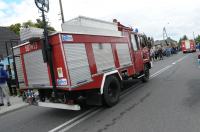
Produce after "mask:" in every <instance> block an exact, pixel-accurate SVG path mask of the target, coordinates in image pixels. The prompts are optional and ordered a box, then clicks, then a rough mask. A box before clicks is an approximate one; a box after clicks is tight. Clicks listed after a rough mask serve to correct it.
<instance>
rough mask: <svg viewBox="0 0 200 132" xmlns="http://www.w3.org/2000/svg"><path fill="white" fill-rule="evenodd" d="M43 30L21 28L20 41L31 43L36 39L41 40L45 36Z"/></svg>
mask: <svg viewBox="0 0 200 132" xmlns="http://www.w3.org/2000/svg"><path fill="white" fill-rule="evenodd" d="M43 31H44V30H43V29H40V28H34V27H28V28H21V29H20V40H21V41H22V42H23V41H29V40H34V39H40V38H42V36H43Z"/></svg>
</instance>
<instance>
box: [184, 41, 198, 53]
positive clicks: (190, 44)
mask: <svg viewBox="0 0 200 132" xmlns="http://www.w3.org/2000/svg"><path fill="white" fill-rule="evenodd" d="M181 46H182V51H183V53H188V52H189V53H191V52H196V44H195V41H194V40H183V41H182V42H181Z"/></svg>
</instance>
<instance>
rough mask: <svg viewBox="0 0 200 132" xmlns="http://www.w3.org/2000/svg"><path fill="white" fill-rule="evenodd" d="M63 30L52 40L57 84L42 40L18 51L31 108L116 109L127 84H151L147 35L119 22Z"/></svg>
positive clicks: (83, 21)
mask: <svg viewBox="0 0 200 132" xmlns="http://www.w3.org/2000/svg"><path fill="white" fill-rule="evenodd" d="M62 29H63V32H61V33H54V34H51V35H49V44H50V45H51V52H52V58H51V59H52V62H53V69H54V73H55V80H52V78H51V75H50V74H51V72H50V67H49V65H48V63H46V61H45V60H46V58H45V53H44V50H43V41H42V39H40V40H34V39H32V38H33V37H32V36H34V35H33V32H32V31H29V33H27V34H29V37H28V38H29V40H31V39H32V40H31V41H29V42H27V43H24V44H21V45H19V46H16V47H14V54H15V62H16V67H17V75H18V80H19V84H20V89H21V91H23V93H24V94H23V97H24V99H25V100H27V101H28V102H29V103H31V104H35V105H38V106H44V107H51V108H60V109H70V110H80V109H81V107H80V106H81V104H88V105H102V104H104V105H106V106H108V107H111V106H113V105H115V104H117V103H118V101H119V97H120V91H121V90H122V89H123V85H122V81H123V80H127V79H130V78H131V79H141V80H142V81H143V82H147V81H148V79H149V74H150V73H149V69H150V68H151V63H150V57H149V47H150V46H151V44H150V43H148V39H147V37H146V36H145V35H141V34H138V33H135V32H133V29H132V28H129V27H126V26H123V25H122V24H120V23H119V22H117V20H114V21H113V22H106V21H102V20H97V19H92V18H87V17H78V18H75V19H73V20H70V21H68V22H66V23H64V24H63V25H62ZM27 34H25V35H26V36H27ZM52 81H55V82H56V87H53V85H52ZM53 90H54V91H55V95H52V91H53Z"/></svg>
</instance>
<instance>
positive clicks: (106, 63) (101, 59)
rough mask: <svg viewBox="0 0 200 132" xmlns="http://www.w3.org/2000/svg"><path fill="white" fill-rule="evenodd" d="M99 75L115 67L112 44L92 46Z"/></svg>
mask: <svg viewBox="0 0 200 132" xmlns="http://www.w3.org/2000/svg"><path fill="white" fill-rule="evenodd" d="M92 48H93V52H94V57H95V62H96V65H97V71H98V73H101V72H102V71H104V70H109V69H112V68H114V67H115V64H114V58H113V53H112V48H111V44H110V43H102V44H100V43H94V44H92Z"/></svg>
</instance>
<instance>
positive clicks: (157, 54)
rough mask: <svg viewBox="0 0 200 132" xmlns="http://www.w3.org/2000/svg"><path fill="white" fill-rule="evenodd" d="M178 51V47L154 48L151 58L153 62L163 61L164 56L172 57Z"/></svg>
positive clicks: (151, 51)
mask: <svg viewBox="0 0 200 132" xmlns="http://www.w3.org/2000/svg"><path fill="white" fill-rule="evenodd" d="M178 51H179V49H178V47H175V46H174V47H171V46H166V47H163V46H160V45H159V46H153V47H152V48H151V50H150V56H151V59H152V61H156V60H163V56H166V57H170V56H171V55H172V54H176V53H177V52H178Z"/></svg>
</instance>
